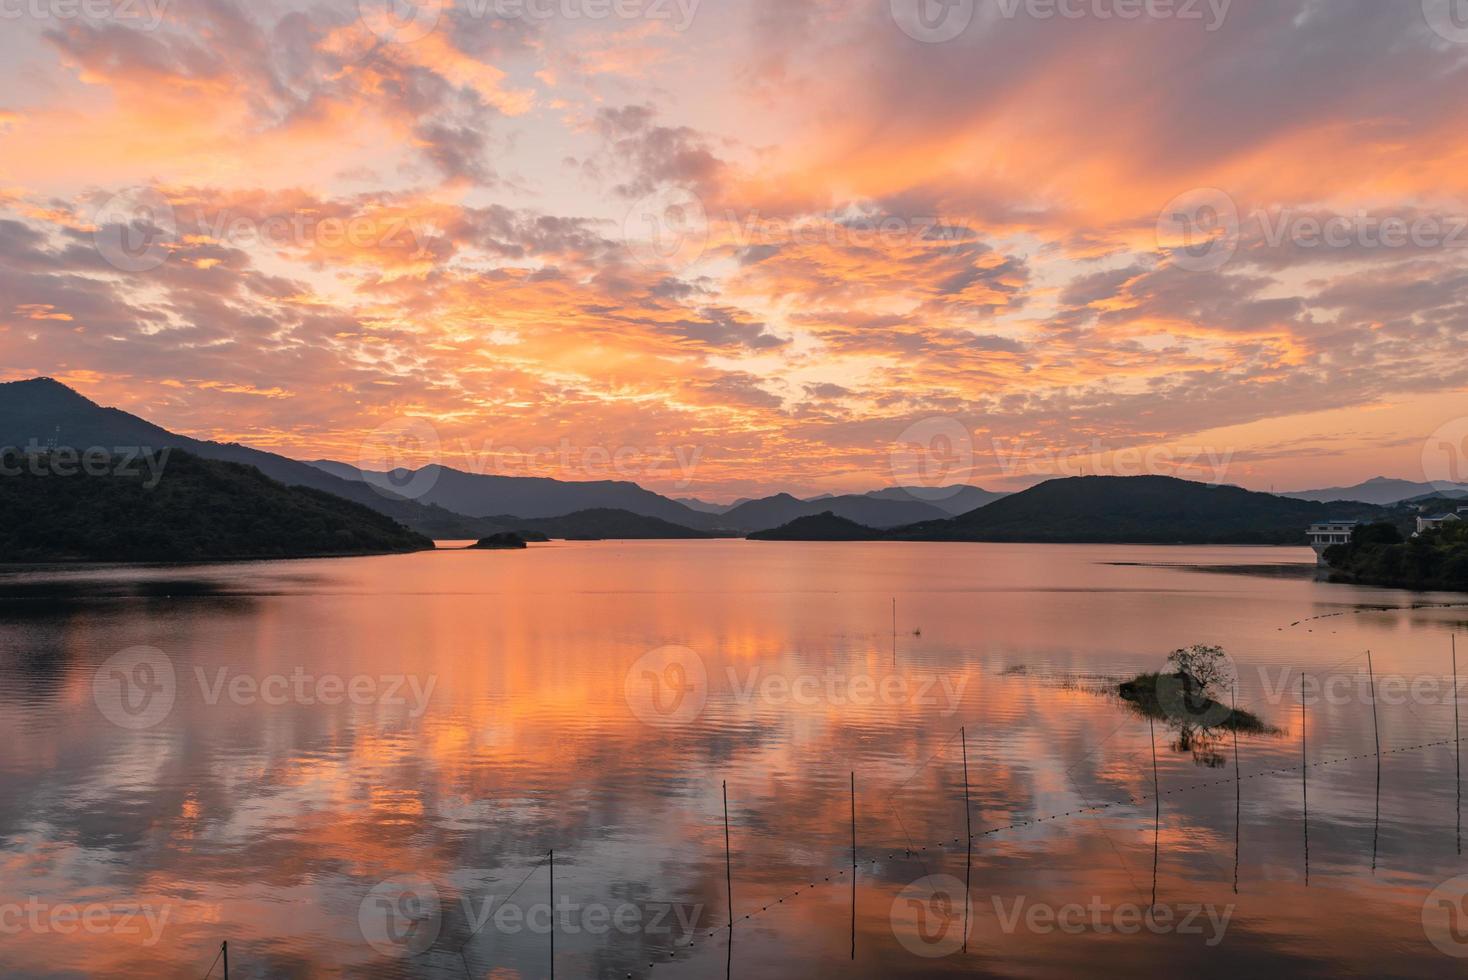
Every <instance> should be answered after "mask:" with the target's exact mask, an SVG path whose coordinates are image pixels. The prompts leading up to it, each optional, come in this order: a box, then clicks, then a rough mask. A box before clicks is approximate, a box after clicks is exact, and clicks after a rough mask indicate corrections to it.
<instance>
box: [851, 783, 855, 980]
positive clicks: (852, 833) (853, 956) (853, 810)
mask: <svg viewBox="0 0 1468 980" xmlns="http://www.w3.org/2000/svg"><path fill="white" fill-rule="evenodd" d="M851 958H852V959H853V960H855V959H856V772H855V771H853V772H852V773H851Z"/></svg>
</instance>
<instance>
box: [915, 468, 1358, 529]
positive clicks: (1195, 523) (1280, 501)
mask: <svg viewBox="0 0 1468 980" xmlns="http://www.w3.org/2000/svg"><path fill="white" fill-rule="evenodd" d="M1384 513H1385V511H1384V510H1383V508H1380V507H1375V506H1372V505H1370V504H1362V503H1345V504H1332V505H1327V504H1323V503H1318V502H1315V501H1308V500H1295V499H1290V498H1287V497H1277V496H1274V495H1273V494H1268V493H1255V492H1253V491H1250V490H1244V489H1241V488H1239V487H1227V486H1213V485H1210V484H1205V483H1192V482H1189V481H1187V480H1178V479H1174V478H1172V477H1165V476H1135V477H1118V476H1085V477H1071V478H1068V479H1061V480H1050V481H1048V482H1046V483H1042V484H1040V485H1039V486H1036V487H1032V488H1030V489H1029V490H1025V491H1022V492H1020V493H1016V494H1012V495H1011V496H1008V497H1005V498H1004V499H1003V500H996V501H995V502H994V503H992V504H989V505H988V506H986V507H983V508H980V509H979V510H976V511H973V512H971V513H968V514H965V515H963V516H961V517H957V518H954V519H953V520H949V521H939V522H933V523H927V524H919V525H916V526H913V527H905V528H901V529H899V530H898V531H896V532H894V535H893V536H894V537H900V538H903V539H906V540H918V541H1035V542H1076V543H1084V542H1094V543H1128V544H1304V543H1306V537H1305V529H1306V528H1307V527H1309V525H1310V524H1312V523H1314V522H1315V521H1319V520H1325V519H1331V518H1339V519H1359V520H1374V519H1378V518H1379V517H1380V516H1381V515H1383V514H1384Z"/></svg>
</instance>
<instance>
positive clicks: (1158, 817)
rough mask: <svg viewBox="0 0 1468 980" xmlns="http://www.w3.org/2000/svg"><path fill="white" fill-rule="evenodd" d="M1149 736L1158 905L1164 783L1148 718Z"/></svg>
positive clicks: (1154, 730) (1154, 892) (1153, 728)
mask: <svg viewBox="0 0 1468 980" xmlns="http://www.w3.org/2000/svg"><path fill="white" fill-rule="evenodd" d="M1147 735H1148V739H1149V741H1150V742H1151V743H1152V800H1153V803H1154V807H1153V814H1152V905H1153V907H1154V908H1155V907H1156V905H1157V860H1158V857H1159V856H1160V855H1161V852H1162V781H1161V780H1160V779H1159V778H1158V775H1157V726H1156V725H1154V724H1153V723H1152V717H1151V716H1150V715H1148V716H1147Z"/></svg>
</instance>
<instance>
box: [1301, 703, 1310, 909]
mask: <svg viewBox="0 0 1468 980" xmlns="http://www.w3.org/2000/svg"><path fill="white" fill-rule="evenodd" d="M1306 728H1307V720H1306V718H1305V675H1304V674H1301V675H1300V799H1301V800H1303V801H1304V805H1305V887H1306V888H1309V887H1310V778H1309V777H1310V743H1309V738H1310V736H1309V733H1308V732H1307V731H1306Z"/></svg>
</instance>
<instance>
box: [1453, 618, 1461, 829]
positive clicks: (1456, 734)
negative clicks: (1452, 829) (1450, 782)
mask: <svg viewBox="0 0 1468 980" xmlns="http://www.w3.org/2000/svg"><path fill="white" fill-rule="evenodd" d="M1452 641H1453V745H1454V747H1455V748H1456V749H1457V755H1456V756H1455V757H1454V763H1453V769H1454V772H1455V774H1456V776H1457V783H1458V853H1459V854H1462V853H1463V738H1462V733H1461V732H1460V731H1459V730H1458V634H1456V633H1454V634H1452Z"/></svg>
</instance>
